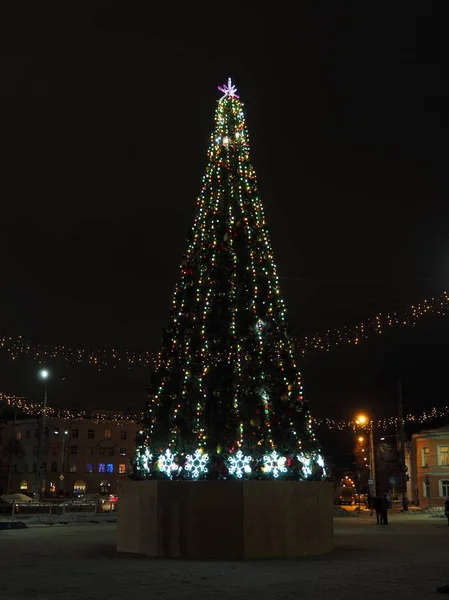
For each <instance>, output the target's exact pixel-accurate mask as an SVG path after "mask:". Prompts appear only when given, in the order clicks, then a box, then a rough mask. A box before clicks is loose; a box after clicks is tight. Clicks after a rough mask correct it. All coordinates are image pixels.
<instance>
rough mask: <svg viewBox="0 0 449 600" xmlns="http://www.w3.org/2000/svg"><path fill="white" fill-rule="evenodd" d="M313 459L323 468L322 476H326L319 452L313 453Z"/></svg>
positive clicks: (322, 459)
mask: <svg viewBox="0 0 449 600" xmlns="http://www.w3.org/2000/svg"><path fill="white" fill-rule="evenodd" d="M314 458H315V460H316V463H317V465H318V466H320V467H321V468H322V469H323V477H326V465H325V463H324V458H323V457H322V456H321V454H315V457H314Z"/></svg>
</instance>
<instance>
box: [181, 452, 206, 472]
mask: <svg viewBox="0 0 449 600" xmlns="http://www.w3.org/2000/svg"><path fill="white" fill-rule="evenodd" d="M208 462H209V456H208V455H207V454H203V453H202V452H201V450H195V452H194V454H193V456H192V455H191V454H187V456H186V464H185V465H184V468H185V470H186V471H187V472H188V473H190V474H191V476H192V477H193V479H198V477H199V476H200V474H201V473H207V463H208Z"/></svg>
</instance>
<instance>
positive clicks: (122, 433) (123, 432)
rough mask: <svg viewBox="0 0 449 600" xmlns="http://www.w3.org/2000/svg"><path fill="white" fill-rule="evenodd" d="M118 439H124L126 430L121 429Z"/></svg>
mask: <svg viewBox="0 0 449 600" xmlns="http://www.w3.org/2000/svg"><path fill="white" fill-rule="evenodd" d="M120 439H121V440H126V431H125V430H123V429H122V431H121V432H120Z"/></svg>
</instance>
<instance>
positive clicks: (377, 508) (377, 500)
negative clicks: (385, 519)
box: [373, 496, 382, 525]
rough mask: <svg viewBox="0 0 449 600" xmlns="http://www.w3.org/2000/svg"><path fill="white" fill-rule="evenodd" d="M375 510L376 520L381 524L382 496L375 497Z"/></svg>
mask: <svg viewBox="0 0 449 600" xmlns="http://www.w3.org/2000/svg"><path fill="white" fill-rule="evenodd" d="M373 508H374V510H375V511H376V520H377V524H378V525H379V524H380V523H381V514H382V502H381V499H380V496H374V498H373Z"/></svg>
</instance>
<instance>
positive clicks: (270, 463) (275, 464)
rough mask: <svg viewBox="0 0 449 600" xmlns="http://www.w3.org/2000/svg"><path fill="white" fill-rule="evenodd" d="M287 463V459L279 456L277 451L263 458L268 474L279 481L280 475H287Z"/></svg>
mask: <svg viewBox="0 0 449 600" xmlns="http://www.w3.org/2000/svg"><path fill="white" fill-rule="evenodd" d="M286 461H287V459H286V458H284V457H283V456H279V454H278V453H277V452H276V450H273V452H272V453H271V454H268V455H266V456H264V457H263V464H264V471H265V472H266V473H272V474H273V477H274V478H275V479H277V478H278V477H279V473H287V467H286V466H285V463H286Z"/></svg>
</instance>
